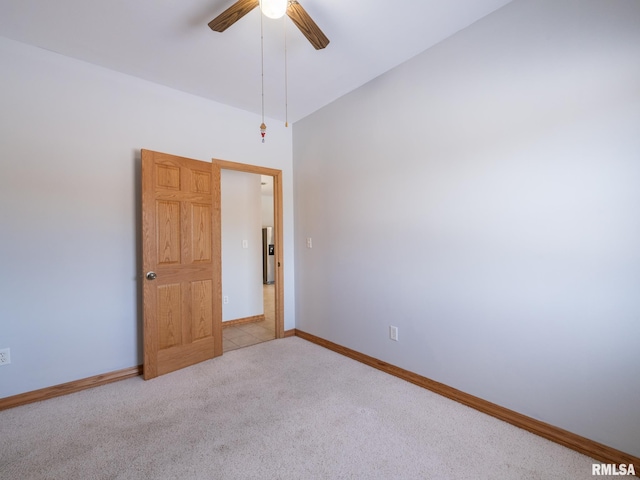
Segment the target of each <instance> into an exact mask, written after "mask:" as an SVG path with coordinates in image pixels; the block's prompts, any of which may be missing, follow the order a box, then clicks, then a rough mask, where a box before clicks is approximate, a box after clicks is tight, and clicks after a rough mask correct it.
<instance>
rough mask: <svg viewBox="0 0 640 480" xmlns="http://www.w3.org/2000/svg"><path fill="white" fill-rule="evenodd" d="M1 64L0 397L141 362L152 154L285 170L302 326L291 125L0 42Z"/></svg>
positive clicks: (289, 305)
mask: <svg viewBox="0 0 640 480" xmlns="http://www.w3.org/2000/svg"><path fill="white" fill-rule="evenodd" d="M0 65H1V66H2V67H1V69H2V74H0V112H1V113H0V348H6V347H9V348H10V349H11V361H12V363H11V364H10V365H6V366H2V367H0V397H7V396H11V395H16V394H19V393H23V392H28V391H32V390H36V389H39V388H44V387H48V386H51V385H57V384H60V383H64V382H69V381H73V380H78V379H81V378H85V377H89V376H93V375H99V374H103V373H107V372H112V371H114V370H119V369H123V368H128V367H133V366H136V365H139V364H140V363H141V362H142V341H141V332H142V330H141V325H142V318H141V315H140V310H139V301H138V300H139V299H138V286H139V283H138V282H139V280H138V274H139V272H138V268H137V265H138V259H139V254H140V250H139V236H138V234H137V231H138V223H139V220H140V219H139V215H138V213H137V211H138V208H139V207H138V206H139V197H140V195H139V183H140V174H139V169H140V167H139V163H140V159H139V157H140V149H141V148H147V149H150V150H158V151H161V152H167V153H171V154H174V155H180V156H185V157H190V158H196V159H200V160H205V161H210V159H211V158H212V157H216V158H221V159H225V160H231V161H235V162H241V163H250V164H255V165H262V166H265V167H269V168H276V169H280V170H282V171H283V184H284V185H283V196H284V251H285V262H284V268H285V272H284V281H285V329H292V328H294V326H295V317H294V290H293V202H292V197H293V183H292V182H293V175H292V161H291V158H292V153H291V129H285V128H284V126H280V125H281V123H280V122H276V121H272V122H271V123H270V124H269V125H270V127H269V128H270V133H269V140H268V143H265V144H262V143H261V142H260V135H259V130H258V126H259V125H260V121H261V119H260V116H259V115H253V114H249V113H247V112H243V111H240V110H237V109H233V108H230V107H226V106H224V105H220V104H218V103H215V102H210V101H207V100H204V99H202V98H199V97H195V96H192V95H187V94H184V93H181V92H177V91H174V90H171V89H169V88H165V87H161V86H159V85H155V84H152V83H149V82H145V81H142V80H139V79H136V78H133V77H130V76H127V75H122V74H119V73H116V72H113V71H109V70H106V69H103V68H99V67H96V66H93V65H90V64H87V63H83V62H79V61H76V60H72V59H69V58H65V57H62V56H60V55H56V54H54V53H51V52H47V51H45V50H41V49H37V48H33V47H28V46H26V45H23V44H20V43H17V42H13V41H10V40H6V39H3V38H0ZM271 125H272V126H271ZM223 281H224V279H223Z"/></svg>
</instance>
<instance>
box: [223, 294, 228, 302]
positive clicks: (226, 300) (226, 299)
mask: <svg viewBox="0 0 640 480" xmlns="http://www.w3.org/2000/svg"><path fill="white" fill-rule="evenodd" d="M222 303H229V296H228V295H225V296H224V297H222Z"/></svg>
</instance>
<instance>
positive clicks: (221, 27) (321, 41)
mask: <svg viewBox="0 0 640 480" xmlns="http://www.w3.org/2000/svg"><path fill="white" fill-rule="evenodd" d="M280 2H281V4H282V5H281V7H282V8H281V9H280V10H281V12H277V13H274V14H273V16H272V15H271V14H270V13H269V12H268V11H267V8H268V6H267V5H266V3H267V1H266V0H262V3H264V5H262V6H261V7H262V11H263V13H264V14H265V15H267V16H270V17H271V18H279V17H281V16H283V15H284V14H285V13H286V14H287V16H288V17H289V18H290V19H291V20H292V21H293V23H295V25H296V27H298V28H299V29H300V31H301V32H302V34H303V35H304V36H305V37H307V40H309V42H311V45H313V46H314V48H315V49H316V50H320V49H322V48H324V47H326V46H327V45H329V39H328V38H327V37H326V35H325V34H324V33H322V30H320V28H319V27H318V25H316V23H315V22H314V21H313V20H312V19H311V17H310V16H309V14H308V13H307V11H306V10H305V9H304V8H302V5H300V4H299V3H298V2H297V0H280ZM260 3H261V1H260V0H238V1H237V2H236V3H234V4H233V5H231V6H230V7H229V8H227V9H226V10H225V11H224V12H222V13H221V14H220V15H218V16H217V17H216V18H214V19H213V20H211V21H210V22H209V27H210V28H211V30H214V31H216V32H224V31H225V30H226V29H227V28H229V27H230V26H231V25H233V24H234V23H236V22H237V21H238V20H240V19H241V18H242V17H244V16H245V15H246V14H247V13H249V12H250V11H251V10H253V9H254V8H256V7H257V6H258V5H260ZM276 9H277V8H276ZM276 15H279V16H276Z"/></svg>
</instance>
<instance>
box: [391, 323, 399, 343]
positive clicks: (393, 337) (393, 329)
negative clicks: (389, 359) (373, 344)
mask: <svg viewBox="0 0 640 480" xmlns="http://www.w3.org/2000/svg"><path fill="white" fill-rule="evenodd" d="M389 338H390V339H391V340H393V341H394V342H397V341H398V327H394V326H393V325H390V326H389Z"/></svg>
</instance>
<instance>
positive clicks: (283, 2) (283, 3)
mask: <svg viewBox="0 0 640 480" xmlns="http://www.w3.org/2000/svg"><path fill="white" fill-rule="evenodd" d="M288 4H289V1H288V0H260V10H262V13H264V15H265V16H266V17H269V18H282V17H283V16H284V14H285V13H287V7H288Z"/></svg>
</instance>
